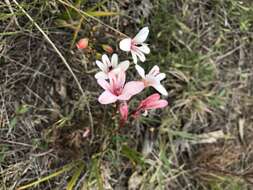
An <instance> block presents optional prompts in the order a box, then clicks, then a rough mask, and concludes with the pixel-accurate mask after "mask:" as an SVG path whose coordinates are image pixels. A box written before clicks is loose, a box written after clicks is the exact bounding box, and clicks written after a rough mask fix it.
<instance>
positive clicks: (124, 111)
mask: <svg viewBox="0 0 253 190" xmlns="http://www.w3.org/2000/svg"><path fill="white" fill-rule="evenodd" d="M148 34H149V29H148V27H144V28H142V29H141V30H140V31H139V32H138V34H137V35H136V36H135V37H134V38H125V39H123V40H121V41H120V43H119V48H120V49H121V50H122V51H125V52H131V55H132V59H133V63H134V64H135V69H136V71H137V73H138V74H139V75H140V77H141V79H140V80H135V81H130V82H126V72H127V69H128V68H129V66H130V61H129V60H125V61H122V62H120V61H119V58H118V55H117V54H115V53H114V54H113V55H112V57H111V59H109V57H108V56H107V55H106V54H104V55H102V60H101V61H99V60H97V61H96V65H97V66H98V68H99V69H100V71H99V72H98V73H96V75H95V78H96V79H97V82H98V84H99V85H100V86H101V87H102V88H103V89H104V92H103V93H102V94H101V95H100V96H99V98H98V101H99V103H101V104H111V103H116V102H117V105H118V110H119V113H120V119H121V123H122V124H123V125H124V123H125V122H126V121H127V120H128V118H129V116H132V117H133V118H137V117H139V116H140V115H141V114H142V113H143V112H146V111H147V110H151V109H158V108H164V107H166V106H167V105H168V102H167V101H166V100H161V99H160V95H159V94H158V93H154V94H152V95H150V96H149V97H147V98H146V99H144V100H142V101H141V102H140V103H139V105H138V107H137V108H136V109H134V110H133V111H131V112H129V110H128V109H129V108H128V107H129V106H128V103H129V100H130V99H131V98H132V97H133V96H134V95H136V94H138V93H140V92H141V91H143V90H144V89H145V88H147V87H150V86H151V87H153V88H154V89H155V90H156V91H158V92H159V93H160V94H162V95H164V96H167V95H168V92H167V91H166V89H165V88H164V86H163V85H162V84H161V80H163V79H164V78H165V77H166V75H165V74H164V73H160V69H159V67H158V66H157V65H155V66H154V67H153V68H152V69H151V70H150V71H149V72H148V73H147V74H146V73H145V70H144V69H143V68H142V67H141V66H140V65H138V64H137V63H138V60H140V61H141V62H145V60H146V57H145V55H146V54H149V53H150V49H149V47H148V44H146V43H145V41H146V39H147V37H148ZM83 44H84V45H85V43H84V42H81V45H83ZM79 46H80V45H79Z"/></svg>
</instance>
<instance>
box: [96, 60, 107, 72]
mask: <svg viewBox="0 0 253 190" xmlns="http://www.w3.org/2000/svg"><path fill="white" fill-rule="evenodd" d="M96 65H97V66H98V67H99V68H100V69H101V70H102V71H104V72H106V71H107V65H105V64H104V63H102V62H101V61H96Z"/></svg>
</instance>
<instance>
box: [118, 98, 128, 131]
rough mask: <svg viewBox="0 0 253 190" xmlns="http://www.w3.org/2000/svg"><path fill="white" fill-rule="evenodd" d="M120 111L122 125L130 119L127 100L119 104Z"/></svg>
mask: <svg viewBox="0 0 253 190" xmlns="http://www.w3.org/2000/svg"><path fill="white" fill-rule="evenodd" d="M119 113H120V123H121V126H124V124H125V123H126V121H127V119H128V105H127V103H126V101H124V102H122V103H121V104H120V105H119Z"/></svg>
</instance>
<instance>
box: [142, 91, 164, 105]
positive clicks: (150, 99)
mask: <svg viewBox="0 0 253 190" xmlns="http://www.w3.org/2000/svg"><path fill="white" fill-rule="evenodd" d="M159 99H160V94H158V93H154V94H152V95H150V96H149V97H147V98H146V99H145V100H143V101H141V102H142V103H143V104H146V103H149V102H154V101H157V100H159Z"/></svg>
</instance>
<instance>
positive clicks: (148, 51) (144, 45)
mask: <svg viewBox="0 0 253 190" xmlns="http://www.w3.org/2000/svg"><path fill="white" fill-rule="evenodd" d="M138 48H139V50H140V51H142V52H143V53H145V54H149V53H150V49H149V47H148V45H147V44H142V46H140V47H138Z"/></svg>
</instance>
